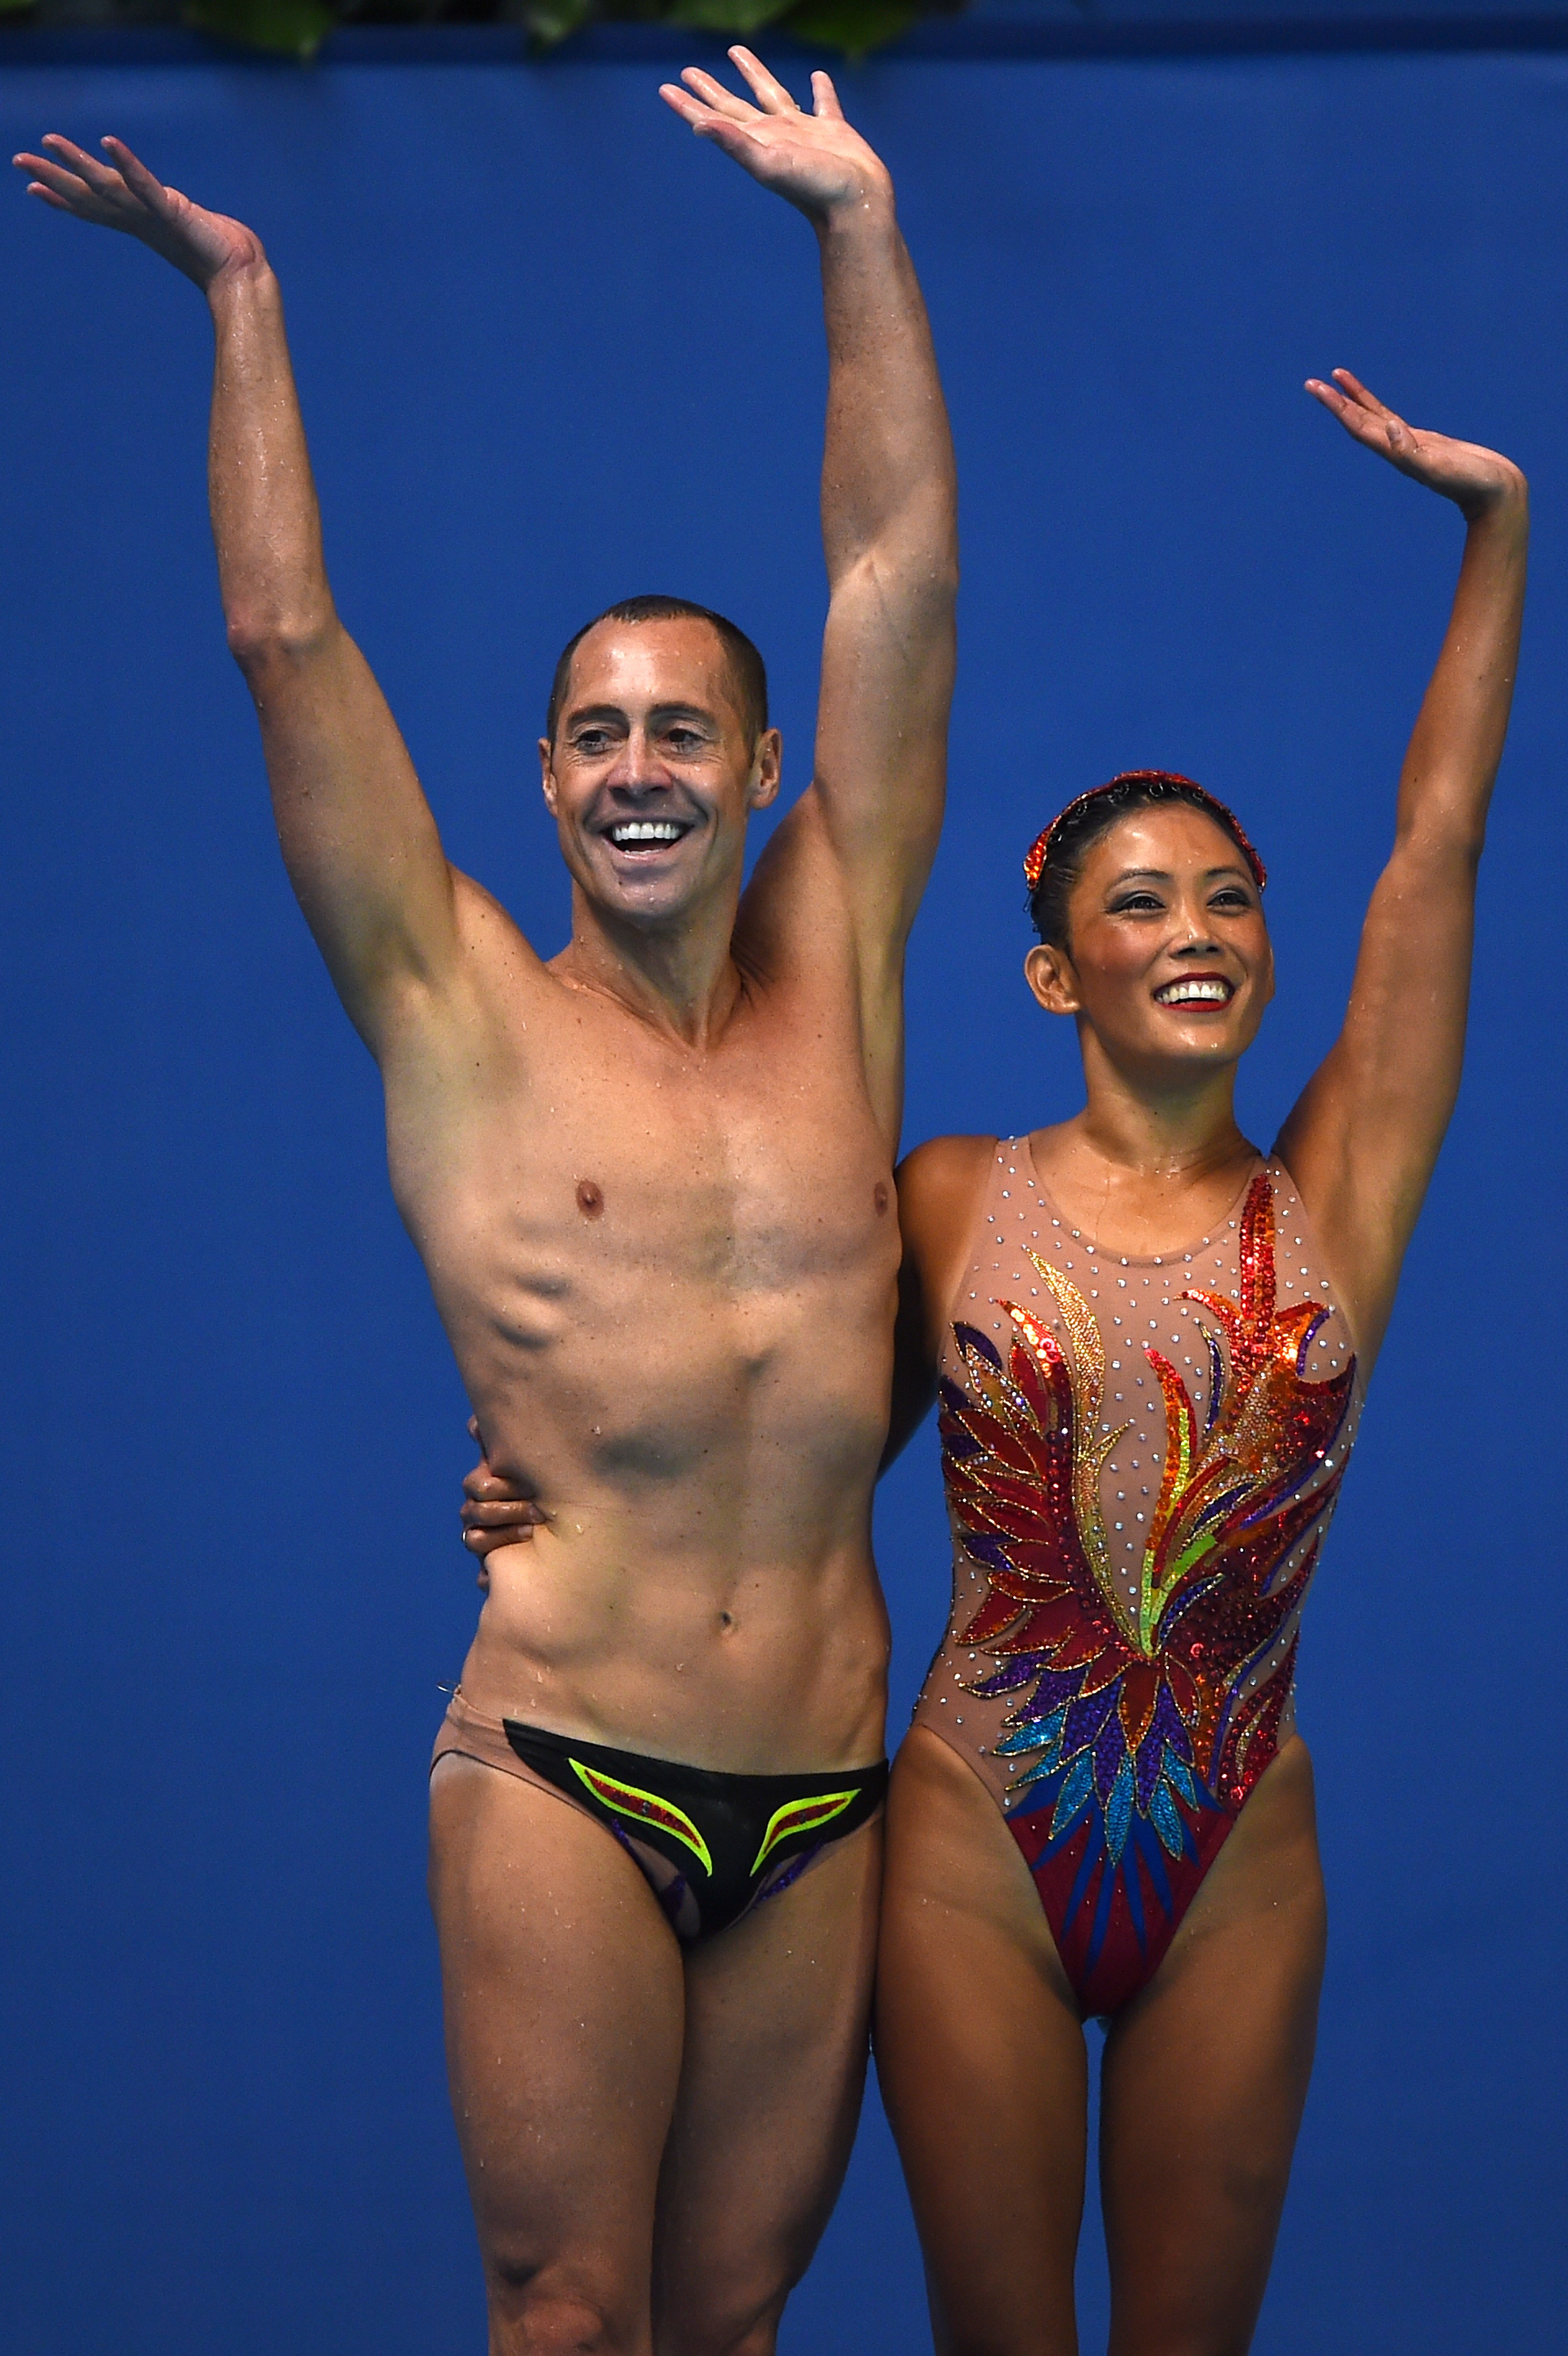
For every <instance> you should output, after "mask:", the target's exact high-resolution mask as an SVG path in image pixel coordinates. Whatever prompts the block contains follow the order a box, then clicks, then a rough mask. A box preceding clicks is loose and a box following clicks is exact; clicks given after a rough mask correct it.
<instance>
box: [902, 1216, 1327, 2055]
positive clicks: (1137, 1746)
mask: <svg viewBox="0 0 1568 2356" xmlns="http://www.w3.org/2000/svg"><path fill="white" fill-rule="evenodd" d="M1240 1248H1241V1274H1240V1285H1239V1291H1240V1299H1239V1300H1236V1301H1232V1300H1230V1299H1229V1298H1227V1297H1226V1296H1225V1295H1224V1294H1222V1293H1216V1292H1207V1291H1200V1290H1189V1291H1187V1292H1185V1293H1184V1294H1183V1295H1182V1298H1183V1299H1184V1300H1187V1301H1191V1302H1193V1303H1194V1304H1195V1306H1197V1307H1198V1308H1200V1309H1201V1310H1203V1311H1205V1312H1207V1313H1208V1317H1209V1318H1211V1319H1212V1321H1213V1327H1214V1329H1215V1330H1213V1331H1211V1330H1210V1329H1209V1327H1208V1326H1207V1324H1206V1325H1205V1327H1204V1339H1205V1341H1206V1342H1207V1344H1208V1348H1209V1355H1210V1360H1211V1382H1210V1385H1209V1393H1208V1407H1207V1410H1206V1415H1205V1418H1204V1419H1203V1420H1202V1422H1201V1423H1200V1410H1199V1408H1198V1407H1196V1406H1195V1405H1194V1402H1193V1400H1192V1398H1191V1397H1190V1395H1189V1391H1188V1388H1187V1386H1186V1384H1185V1383H1184V1382H1183V1380H1182V1378H1181V1376H1180V1375H1179V1373H1178V1372H1177V1369H1176V1367H1175V1366H1174V1365H1172V1364H1171V1363H1170V1361H1169V1360H1168V1359H1167V1358H1165V1357H1164V1356H1162V1355H1161V1354H1160V1353H1159V1351H1158V1350H1157V1349H1154V1348H1152V1347H1148V1346H1147V1345H1146V1349H1145V1355H1146V1356H1147V1360H1148V1363H1149V1365H1150V1366H1151V1367H1152V1368H1153V1371H1154V1374H1155V1376H1156V1378H1157V1381H1158V1384H1159V1387H1160V1390H1161V1393H1162V1395H1163V1398H1164V1403H1165V1418H1166V1448H1165V1465H1164V1473H1163V1477H1162V1480H1161V1484H1160V1491H1159V1496H1158V1499H1157V1504H1156V1506H1155V1509H1154V1511H1153V1513H1152V1515H1151V1517H1150V1525H1149V1533H1148V1537H1147V1543H1146V1545H1145V1548H1144V1553H1143V1558H1142V1562H1141V1565H1140V1566H1139V1570H1138V1577H1137V1582H1136V1588H1137V1591H1136V1598H1135V1597H1134V1596H1133V1595H1132V1594H1131V1593H1130V1592H1129V1591H1128V1582H1127V1580H1125V1577H1124V1579H1123V1581H1122V1583H1121V1586H1120V1588H1118V1585H1117V1582H1116V1580H1115V1578H1114V1577H1113V1567H1112V1552H1111V1546H1110V1543H1109V1540H1108V1537H1107V1534H1106V1530H1105V1524H1104V1515H1103V1510H1102V1504H1101V1476H1102V1473H1103V1472H1104V1466H1105V1464H1106V1462H1107V1461H1108V1459H1109V1458H1110V1456H1111V1454H1112V1452H1113V1451H1114V1450H1115V1448H1116V1446H1117V1444H1118V1442H1119V1441H1120V1440H1122V1439H1123V1438H1124V1437H1125V1434H1126V1432H1127V1431H1128V1430H1130V1428H1131V1427H1130V1424H1127V1423H1124V1424H1122V1425H1121V1426H1120V1427H1119V1428H1117V1429H1113V1430H1106V1429H1105V1427H1104V1422H1103V1418H1102V1409H1103V1407H1104V1391H1105V1379H1104V1378H1105V1353H1104V1342H1103V1340H1102V1337H1101V1333H1100V1327H1099V1324H1098V1322H1097V1320H1096V1318H1095V1316H1094V1312H1093V1310H1092V1309H1091V1308H1090V1306H1089V1304H1088V1302H1087V1301H1085V1300H1084V1299H1083V1294H1082V1293H1081V1292H1079V1290H1077V1288H1076V1287H1075V1286H1074V1285H1073V1284H1072V1282H1071V1281H1070V1280H1068V1279H1067V1278H1066V1277H1065V1276H1063V1275H1062V1274H1061V1273H1060V1272H1059V1271H1057V1270H1056V1269H1051V1268H1050V1267H1049V1266H1047V1265H1046V1263H1045V1262H1044V1261H1043V1260H1040V1259H1039V1258H1035V1257H1034V1255H1033V1254H1031V1255H1030V1258H1034V1264H1035V1266H1036V1267H1037V1268H1038V1269H1039V1270H1040V1275H1041V1276H1042V1278H1043V1279H1044V1280H1045V1282H1046V1284H1047V1285H1048V1286H1049V1287H1050V1290H1051V1293H1052V1294H1053V1295H1054V1297H1055V1300H1056V1303H1057V1307H1058V1310H1059V1312H1060V1316H1061V1332H1062V1336H1063V1339H1064V1341H1065V1344H1066V1346H1065V1348H1064V1347H1063V1346H1062V1343H1061V1342H1059V1340H1058V1339H1057V1336H1056V1334H1055V1333H1052V1331H1051V1328H1050V1327H1049V1326H1048V1325H1046V1324H1045V1323H1042V1322H1041V1320H1040V1318H1039V1317H1038V1316H1037V1315H1036V1314H1034V1312H1031V1311H1030V1310H1029V1309H1025V1308H1021V1307H1019V1305H1018V1304H1017V1303H1016V1302H1012V1301H998V1302H997V1307H998V1308H1000V1309H1001V1310H1002V1311H1004V1312H1005V1313H1006V1315H1007V1316H1008V1318H1009V1319H1010V1321H1011V1323H1012V1327H1013V1333H1012V1339H1011V1344H1010V1347H1009V1349H1008V1357H1007V1362H1006V1364H1005V1365H1004V1363H1003V1361H1002V1358H1001V1356H1000V1355H999V1354H998V1352H997V1349H996V1347H995V1346H994V1345H993V1344H992V1343H991V1341H990V1340H989V1339H988V1338H987V1335H985V1334H984V1333H979V1332H978V1331H977V1330H976V1328H975V1327H973V1326H971V1325H965V1324H955V1327H954V1329H953V1332H954V1339H955V1343H956V1345H957V1348H958V1353H959V1355H960V1357H961V1359H962V1362H963V1365H964V1368H965V1377H966V1382H965V1386H964V1387H960V1386H959V1385H958V1384H957V1383H955V1382H951V1381H947V1380H944V1382H943V1384H942V1387H941V1422H940V1429H941V1435H942V1447H943V1463H944V1474H945V1478H946V1483H947V1495H948V1502H949V1505H950V1506H951V1508H952V1511H953V1515H954V1519H955V1526H956V1527H957V1530H958V1534H959V1537H960V1539H961V1542H962V1544H963V1546H964V1547H965V1551H966V1552H967V1553H968V1555H969V1556H970V1557H971V1558H972V1559H973V1560H974V1562H975V1563H976V1564H977V1565H978V1566H979V1567H980V1569H982V1570H983V1571H984V1573H985V1575H986V1578H987V1582H988V1590H989V1591H988V1593H987V1599H986V1601H985V1602H984V1603H983V1604H982V1605H981V1607H980V1610H979V1611H978V1612H976V1615H975V1617H974V1618H973V1619H972V1620H971V1621H970V1622H969V1624H968V1626H967V1627H966V1628H965V1630H964V1631H963V1633H962V1636H961V1638H960V1640H959V1641H960V1642H961V1643H962V1644H964V1645H965V1647H967V1648H970V1649H971V1650H974V1651H983V1652H985V1653H987V1654H988V1655H990V1656H991V1658H992V1659H993V1660H994V1661H995V1662H996V1663H997V1666H996V1668H995V1669H994V1670H992V1671H990V1672H989V1673H987V1675H986V1676H982V1677H980V1678H978V1679H976V1680H973V1681H971V1682H970V1683H969V1686H968V1690H970V1691H971V1692H973V1693H975V1694H976V1695H978V1696H983V1697H988V1698H989V1697H997V1696H1004V1695H1005V1696H1016V1697H1017V1699H1016V1700H1014V1701H1012V1703H1011V1706H1010V1708H1009V1710H1008V1716H1007V1718H1006V1719H1005V1721H1004V1730H1003V1733H1002V1736H1001V1739H1000V1740H999V1741H998V1743H997V1752H998V1754H999V1755H1001V1756H1004V1757H1006V1758H1007V1759H1008V1761H1009V1762H1016V1768H1017V1772H1015V1773H1014V1775H1013V1778H1012V1781H1011V1783H1009V1786H1008V1807H1007V1814H1008V1823H1009V1826H1011V1829H1012V1831H1013V1833H1014V1835H1015V1837H1017V1839H1018V1841H1019V1847H1021V1848H1022V1849H1023V1851H1024V1854H1025V1856H1026V1858H1028V1860H1029V1866H1030V1869H1031V1870H1032V1871H1033V1873H1034V1876H1035V1879H1036V1883H1037V1885H1038V1886H1039V1888H1040V1896H1041V1899H1042V1901H1043V1902H1044V1904H1045V1907H1046V1912H1047V1914H1048V1916H1049V1917H1050V1919H1051V1927H1052V1930H1053V1932H1054V1933H1055V1936H1056V1941H1057V1945H1058V1948H1059V1950H1060V1951H1061V1957H1062V1962H1063V1964H1064V1965H1065V1966H1066V1968H1067V1970H1068V1973H1069V1976H1071V1977H1072V1980H1073V1982H1074V1984H1075V1986H1076V1987H1077V1988H1078V1991H1079V1995H1080V1998H1081V2001H1083V2005H1084V2008H1085V2010H1086V2011H1091V2012H1101V2011H1114V2010H1115V2008H1116V2007H1117V2006H1118V2004H1120V2003H1124V2002H1125V2001H1126V1999H1127V1997H1128V1996H1129V1995H1130V1994H1132V1993H1133V1992H1135V1990H1136V1987H1138V1986H1141V1985H1142V1984H1143V1982H1144V1980H1146V1979H1147V1977H1148V1976H1150V1975H1151V1974H1152V1972H1153V1971H1154V1969H1155V1968H1156V1966H1157V1964H1158V1961H1159V1958H1160V1956H1161V1955H1163V1954H1164V1952H1165V1949H1166V1947H1167V1945H1168V1943H1169V1940H1170V1937H1171V1934H1172V1933H1173V1932H1174V1930H1175V1928H1176V1925H1177V1923H1178V1922H1179V1920H1180V1918H1181V1915H1182V1914H1183V1912H1185V1911H1186V1907H1187V1905H1188V1904H1189V1902H1190V1900H1191V1898H1192V1896H1193V1895H1194V1893H1195V1892H1196V1890H1197V1889H1198V1886H1199V1884H1200V1882H1201V1880H1202V1878H1203V1875H1204V1873H1205V1872H1206V1871H1207V1869H1208V1867H1209V1865H1210V1863H1211V1861H1212V1859H1213V1857H1214V1856H1215V1854H1216V1853H1217V1852H1218V1849H1219V1847H1220V1846H1221V1842H1222V1841H1223V1839H1224V1837H1225V1834H1226V1833H1227V1832H1228V1831H1229V1830H1230V1827H1231V1825H1232V1822H1233V1820H1234V1817H1235V1815H1236V1813H1237V1812H1238V1811H1239V1809H1240V1808H1241V1806H1242V1804H1243V1801H1244V1800H1245V1798H1246V1796H1247V1794H1248V1793H1249V1792H1250V1791H1251V1789H1252V1787H1253V1784H1254V1783H1256V1781H1257V1779H1258V1777H1259V1776H1260V1775H1261V1774H1262V1773H1263V1772H1264V1768H1265V1767H1266V1766H1267V1765H1268V1763H1269V1761H1270V1760H1271V1759H1272V1758H1273V1757H1274V1754H1275V1744H1276V1737H1277V1732H1278V1728H1279V1722H1280V1717H1281V1713H1282V1711H1283V1709H1284V1707H1285V1700H1286V1698H1287V1697H1288V1695H1289V1692H1290V1687H1291V1680H1292V1676H1293V1674H1294V1669H1295V1657H1296V1640H1295V1636H1294V1634H1293V1635H1292V1636H1291V1638H1290V1641H1289V1643H1288V1644H1287V1646H1286V1647H1285V1651H1284V1653H1283V1655H1282V1657H1281V1658H1280V1659H1279V1660H1278V1661H1277V1662H1276V1663H1275V1665H1274V1666H1273V1668H1272V1670H1271V1671H1270V1673H1269V1674H1268V1675H1267V1676H1264V1677H1263V1678H1262V1680H1261V1682H1259V1683H1258V1684H1256V1686H1255V1687H1253V1689H1252V1690H1250V1691H1249V1690H1247V1687H1248V1680H1249V1677H1250V1676H1251V1675H1252V1673H1253V1671H1254V1670H1260V1669H1262V1668H1263V1666H1264V1665H1265V1664H1266V1663H1267V1662H1268V1659H1269V1656H1270V1654H1271V1652H1272V1651H1273V1650H1274V1649H1275V1647H1276V1645H1277V1644H1278V1641H1279V1639H1280V1636H1281V1633H1282V1631H1283V1630H1284V1629H1285V1625H1286V1623H1287V1622H1289V1620H1290V1618H1291V1615H1292V1613H1293V1612H1295V1611H1296V1607H1297V1605H1298V1604H1299V1602H1300V1601H1301V1599H1302V1597H1303V1595H1304V1594H1305V1592H1306V1590H1307V1583H1308V1581H1309V1580H1310V1579H1311V1576H1312V1572H1313V1569H1314V1567H1315V1565H1316V1561H1317V1550H1318V1546H1319V1543H1320V1540H1321V1537H1322V1530H1323V1527H1324V1526H1326V1522H1327V1517H1328V1513H1329V1511H1330V1509H1331V1507H1332V1505H1333V1503H1334V1500H1335V1497H1336V1495H1337V1494H1338V1491H1339V1483H1340V1481H1341V1479H1342V1477H1343V1472H1344V1462H1343V1456H1342V1455H1341V1456H1340V1459H1339V1462H1338V1463H1334V1464H1330V1463H1329V1462H1328V1459H1329V1455H1330V1451H1332V1450H1333V1449H1334V1445H1335V1442H1336V1440H1337V1439H1338V1438H1339V1433H1340V1430H1341V1428H1342V1426H1343V1424H1344V1421H1345V1418H1346V1415H1347V1412H1348V1410H1349V1403H1350V1394H1351V1388H1352V1385H1353V1382H1354V1376H1355V1366H1354V1362H1353V1361H1352V1362H1351V1363H1350V1364H1349V1365H1347V1367H1346V1368H1345V1370H1344V1372H1343V1373H1342V1374H1339V1375H1337V1376H1333V1377H1332V1378H1331V1379H1329V1380H1328V1381H1324V1382H1311V1381H1308V1380H1307V1376H1306V1372H1305V1369H1306V1365H1307V1356H1308V1353H1309V1352H1310V1350H1311V1347H1312V1341H1313V1336H1314V1335H1315V1334H1316V1333H1317V1329H1318V1327H1319V1326H1320V1325H1321V1324H1322V1323H1323V1321H1324V1319H1325V1318H1326V1317H1327V1316H1328V1313H1329V1312H1328V1310H1327V1308H1325V1307H1324V1306H1322V1305H1321V1304H1320V1303H1318V1302H1316V1301H1299V1302H1296V1303H1291V1304H1288V1305H1286V1306H1285V1307H1283V1308H1282V1307H1280V1306H1279V1304H1278V1301H1277V1295H1276V1288H1275V1249H1274V1248H1275V1216H1274V1194H1273V1188H1272V1186H1271V1184H1270V1182H1269V1178H1268V1174H1267V1173H1266V1172H1264V1173H1260V1174H1259V1176H1258V1177H1257V1178H1256V1179H1255V1180H1254V1182H1253V1185H1252V1187H1251V1188H1250V1189H1249V1192H1248V1194H1247V1197H1246V1201H1245V1204H1244V1205H1243V1213H1242V1218H1241V1226H1240ZM1316 1476H1321V1477H1316ZM1309 1536H1310V1543H1309V1545H1308V1546H1307V1549H1306V1551H1305V1553H1304V1554H1303V1556H1302V1558H1301V1559H1300V1560H1299V1561H1298V1562H1297V1563H1296V1567H1295V1568H1294V1569H1292V1570H1291V1571H1290V1572H1289V1573H1288V1575H1286V1576H1285V1577H1283V1578H1279V1576H1278V1575H1279V1573H1280V1571H1281V1569H1282V1567H1283V1566H1284V1564H1285V1562H1286V1560H1287V1558H1289V1557H1290V1556H1291V1555H1292V1553H1293V1552H1294V1551H1295V1550H1296V1548H1297V1547H1299V1546H1300V1544H1301V1542H1302V1541H1303V1540H1304V1539H1306V1538H1307V1537H1309ZM1276 1578H1278V1584H1277V1585H1275V1583H1274V1582H1275V1580H1276Z"/></svg>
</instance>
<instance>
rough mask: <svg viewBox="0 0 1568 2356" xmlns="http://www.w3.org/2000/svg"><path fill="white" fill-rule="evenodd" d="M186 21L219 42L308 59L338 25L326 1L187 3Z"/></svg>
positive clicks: (190, 0) (201, 0)
mask: <svg viewBox="0 0 1568 2356" xmlns="http://www.w3.org/2000/svg"><path fill="white" fill-rule="evenodd" d="M185 21H186V23H187V25H194V26H195V27H196V29H197V32H198V33H216V34H217V36H218V37H219V40H223V41H241V42H243V43H244V45H245V47H246V48H248V49H270V50H272V53H273V54H274V56H279V57H285V58H299V59H302V60H305V59H311V58H314V57H315V53H316V51H317V49H319V48H320V47H321V45H322V42H323V41H324V40H325V38H326V36H327V34H328V33H330V32H331V30H332V28H333V27H334V26H335V25H336V22H337V11H336V9H335V8H329V7H326V6H325V5H323V0H186V9H185Z"/></svg>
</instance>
